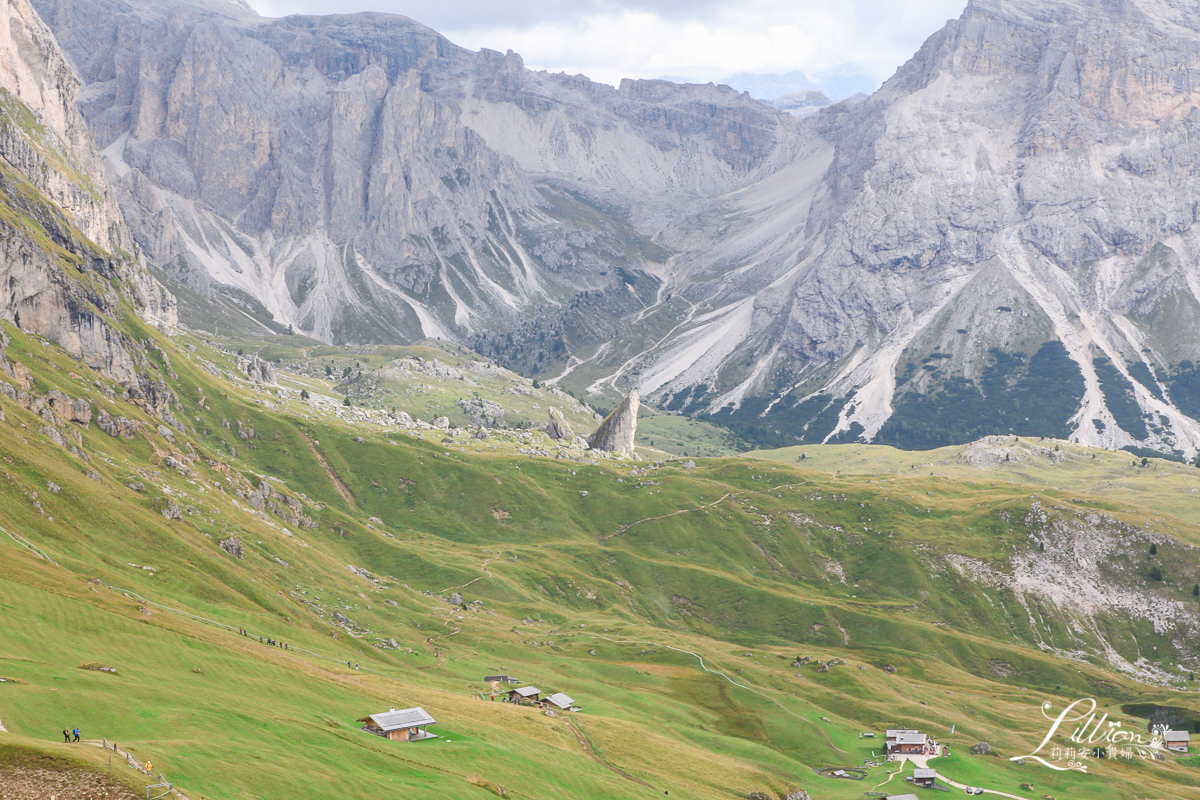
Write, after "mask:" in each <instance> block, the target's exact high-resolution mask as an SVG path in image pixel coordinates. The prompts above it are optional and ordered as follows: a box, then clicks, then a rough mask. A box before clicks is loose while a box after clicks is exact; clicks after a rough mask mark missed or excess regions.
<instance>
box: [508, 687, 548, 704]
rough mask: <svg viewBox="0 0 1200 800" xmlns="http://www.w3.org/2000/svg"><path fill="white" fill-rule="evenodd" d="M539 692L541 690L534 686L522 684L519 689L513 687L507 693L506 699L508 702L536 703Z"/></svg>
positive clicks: (540, 692)
mask: <svg viewBox="0 0 1200 800" xmlns="http://www.w3.org/2000/svg"><path fill="white" fill-rule="evenodd" d="M541 694H542V690H541V689H539V688H537V687H536V686H522V687H521V688H520V689H513V690H512V691H510V692H509V693H508V701H509V702H510V703H521V702H525V703H536V702H537V701H538V697H539V696H540V695H541Z"/></svg>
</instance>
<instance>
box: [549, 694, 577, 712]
mask: <svg viewBox="0 0 1200 800" xmlns="http://www.w3.org/2000/svg"><path fill="white" fill-rule="evenodd" d="M545 702H547V703H549V704H550V705H552V706H557V707H559V708H561V709H562V710H563V711H574V710H576V707H575V701H574V700H573V699H572V698H571V697H570V696H569V695H567V694H564V693H563V692H558V693H557V694H552V695H550V696H549V697H547V698H546V700H545Z"/></svg>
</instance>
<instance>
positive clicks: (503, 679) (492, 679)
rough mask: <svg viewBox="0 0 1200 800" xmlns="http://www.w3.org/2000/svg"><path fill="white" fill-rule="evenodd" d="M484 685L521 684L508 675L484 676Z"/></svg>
mask: <svg viewBox="0 0 1200 800" xmlns="http://www.w3.org/2000/svg"><path fill="white" fill-rule="evenodd" d="M483 682H484V683H520V681H519V680H517V679H516V678H513V677H511V676H508V675H484V676H483Z"/></svg>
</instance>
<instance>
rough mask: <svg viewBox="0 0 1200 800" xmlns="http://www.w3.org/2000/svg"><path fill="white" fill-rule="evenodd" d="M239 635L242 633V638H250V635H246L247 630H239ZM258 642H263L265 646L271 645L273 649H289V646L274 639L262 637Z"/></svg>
mask: <svg viewBox="0 0 1200 800" xmlns="http://www.w3.org/2000/svg"><path fill="white" fill-rule="evenodd" d="M238 633H240V634H241V635H242V636H250V634H248V633H246V629H245V628H238ZM251 638H253V637H251ZM258 640H259V641H260V642H262V643H263V644H269V645H271V646H272V647H282V648H283V649H284V650H287V649H289V648H288V646H287V644H285V643H284V642H277V641H275V640H274V639H264V638H263V637H261V636H260V637H258Z"/></svg>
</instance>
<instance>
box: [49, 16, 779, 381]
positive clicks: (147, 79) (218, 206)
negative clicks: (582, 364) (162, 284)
mask: <svg viewBox="0 0 1200 800" xmlns="http://www.w3.org/2000/svg"><path fill="white" fill-rule="evenodd" d="M39 10H40V11H41V13H42V14H43V16H44V17H45V18H46V19H48V20H50V21H51V23H52V25H53V26H54V27H55V29H56V33H57V36H58V38H59V39H60V41H61V42H62V43H63V46H64V47H65V48H66V50H67V52H69V53H70V54H71V55H72V58H73V60H74V62H75V64H76V66H77V68H78V69H79V71H80V73H81V75H82V76H83V78H84V80H85V81H86V82H87V84H88V86H89V89H88V92H87V95H86V96H85V97H84V98H83V102H82V107H83V109H84V112H85V114H86V116H87V117H88V118H89V119H90V120H91V124H92V130H93V134H94V135H95V136H96V137H97V139H98V140H99V142H100V144H101V146H102V147H104V148H105V153H106V154H107V155H108V157H109V158H110V160H111V161H112V163H113V165H114V170H115V172H116V174H117V175H118V178H117V185H118V187H119V189H120V191H121V193H122V202H123V206H124V207H125V209H126V214H127V216H128V218H129V219H130V220H131V223H132V224H133V226H134V229H135V231H136V232H137V233H138V236H139V240H140V241H141V242H142V244H143V246H144V247H145V248H146V250H147V253H148V254H149V255H150V256H151V257H152V258H153V259H154V260H155V262H156V263H157V264H158V265H160V267H161V268H162V269H164V270H165V271H167V272H168V273H170V274H171V275H172V276H173V277H175V278H177V279H179V280H182V281H184V282H185V283H187V284H189V285H190V286H191V288H193V289H197V290H199V291H200V292H202V293H204V294H207V295H209V296H213V295H218V294H225V295H226V296H232V297H240V298H242V299H244V300H245V301H246V303H247V304H248V305H255V304H261V306H262V307H263V309H264V310H265V311H267V312H269V313H270V315H272V316H273V318H274V320H275V321H276V322H278V323H280V324H292V325H294V327H295V328H296V329H298V330H302V331H304V332H305V333H308V334H310V335H313V336H316V337H318V338H321V339H324V340H327V341H338V342H360V343H361V342H378V341H411V340H413V339H416V338H420V337H421V336H426V335H432V336H441V337H443V338H458V339H460V340H464V341H469V340H471V338H472V337H479V336H486V335H500V336H504V335H506V334H508V333H510V332H512V331H514V330H518V329H521V328H522V326H524V325H526V324H527V323H528V322H529V319H530V313H529V312H530V311H531V310H533V311H535V315H534V316H536V317H537V322H538V325H539V326H540V327H539V329H538V330H537V331H536V332H535V333H536V335H538V336H540V337H542V338H545V339H546V341H545V347H544V350H545V353H546V354H551V353H554V352H556V351H555V347H557V352H558V355H559V356H560V358H561V359H562V360H565V357H566V355H567V353H568V350H567V345H566V344H564V343H563V341H562V340H563V338H564V336H569V337H570V338H571V339H572V341H571V342H570V350H572V351H573V350H576V349H580V348H586V347H589V346H593V347H594V346H595V345H598V344H600V343H602V342H604V341H607V340H608V339H610V338H611V337H612V336H613V334H614V333H615V330H616V324H617V321H618V320H619V319H620V318H621V317H624V316H627V315H628V314H630V313H632V312H635V311H638V310H641V309H642V308H644V307H646V306H648V305H650V304H652V303H653V302H654V301H655V299H656V297H657V295H658V293H659V290H660V288H661V286H662V278H661V277H660V276H659V273H661V271H662V270H663V262H665V261H666V259H667V258H668V257H669V255H670V254H669V252H667V251H666V250H664V249H663V248H662V247H661V246H659V245H657V244H655V243H654V242H652V241H651V234H652V232H653V229H648V228H647V227H646V226H645V225H644V224H643V223H644V220H639V225H635V224H634V222H633V221H632V220H631V219H630V213H629V205H630V203H631V202H632V201H631V199H630V198H649V197H658V196H662V197H661V199H659V200H656V201H655V203H656V204H657V205H659V206H667V205H669V204H670V203H671V202H672V201H673V200H680V199H683V200H685V199H686V198H689V197H693V196H705V197H706V196H710V195H712V194H714V193H721V192H725V191H728V190H730V189H733V188H736V187H738V186H740V185H742V184H743V183H744V182H745V181H746V180H747V177H748V176H749V175H750V174H752V173H753V172H754V171H755V170H756V169H757V168H758V167H759V166H760V165H761V164H762V163H763V162H764V161H766V160H767V159H769V158H770V157H771V155H772V153H773V152H774V151H775V149H776V148H777V139H778V138H779V135H780V134H779V132H778V131H779V129H781V128H783V127H784V126H786V125H787V123H788V121H787V119H785V118H782V117H777V115H774V113H773V112H771V110H770V109H767V108H764V107H762V106H760V105H759V104H757V103H755V102H753V101H751V100H750V99H749V98H744V97H742V96H740V95H739V94H737V93H735V92H732V91H730V90H728V89H718V88H715V87H711V86H710V87H703V88H700V89H683V88H681V87H676V86H673V85H671V84H669V83H665V82H653V81H649V82H647V81H630V82H626V83H623V84H622V86H621V88H620V89H613V88H612V87H608V86H605V85H602V84H595V83H592V82H591V81H588V80H586V79H584V78H582V77H578V76H576V77H571V76H565V75H547V74H545V73H534V72H531V71H529V70H526V69H525V68H524V67H523V66H522V63H521V59H520V58H519V57H518V56H517V55H516V54H513V53H509V54H508V55H503V54H500V53H496V52H493V51H486V50H485V51H481V52H479V53H473V52H470V51H467V50H464V49H462V48H459V47H457V46H455V45H453V44H451V43H450V42H448V41H447V40H446V39H444V38H443V37H441V36H439V35H438V34H436V33H435V32H433V31H431V30H429V29H428V28H425V27H423V26H421V25H420V24H418V23H416V22H414V21H412V20H409V19H407V18H403V17H396V16H389V15H383V14H362V15H347V16H331V17H299V16H296V17H288V18H286V19H282V20H266V19H262V18H260V17H257V16H255V15H253V14H251V13H248V12H247V11H246V10H245V9H244V7H242V6H240V5H238V4H230V3H220V2H208V3H198V2H183V1H181V0H176V1H175V2H167V3H159V2H154V3H151V2H134V3H124V2H74V1H73V0H64V1H63V2H58V0H55V1H54V2H44V3H41V4H40V5H39ZM668 198H672V199H668ZM650 213H661V211H652V212H650ZM539 355H540V357H539ZM530 356H531V358H530V363H528V364H522V366H524V367H526V368H527V369H528V370H529V371H538V368H539V367H541V366H544V363H543V362H544V361H545V360H546V358H547V357H548V356H547V355H545V354H539V353H538V352H533V353H530Z"/></svg>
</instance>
